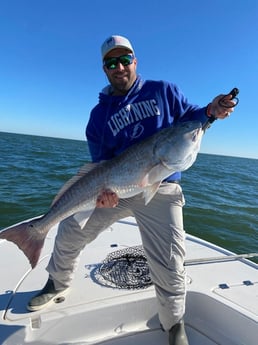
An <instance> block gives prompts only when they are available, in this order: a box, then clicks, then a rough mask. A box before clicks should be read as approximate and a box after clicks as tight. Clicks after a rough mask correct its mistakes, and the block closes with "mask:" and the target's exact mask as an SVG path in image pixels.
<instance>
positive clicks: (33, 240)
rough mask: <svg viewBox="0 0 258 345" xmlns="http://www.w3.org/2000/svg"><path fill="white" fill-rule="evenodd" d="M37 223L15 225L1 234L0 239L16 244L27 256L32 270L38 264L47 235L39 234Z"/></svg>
mask: <svg viewBox="0 0 258 345" xmlns="http://www.w3.org/2000/svg"><path fill="white" fill-rule="evenodd" d="M36 221H37V220H32V221H28V222H24V223H21V224H18V225H14V226H12V227H10V228H7V229H6V230H3V231H1V232H0V239H5V240H7V241H11V242H13V243H14V244H16V245H17V246H18V247H19V248H20V249H21V250H22V251H23V253H24V254H25V255H26V256H27V258H28V259H29V262H30V264H31V267H32V268H34V267H35V266H36V265H37V263H38V260H39V257H40V253H41V250H42V248H43V245H44V241H45V237H46V234H44V233H43V234H39V232H38V231H37V230H36V228H37V227H36Z"/></svg>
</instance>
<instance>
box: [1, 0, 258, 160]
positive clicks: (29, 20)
mask: <svg viewBox="0 0 258 345" xmlns="http://www.w3.org/2000/svg"><path fill="white" fill-rule="evenodd" d="M111 34H121V35H124V36H127V37H128V38H129V39H130V40H131V42H132V43H133V46H134V49H135V52H136V56H137V58H138V72H139V73H140V74H141V75H142V76H143V78H144V79H157V80H160V79H164V80H168V81H171V82H174V83H176V84H177V85H178V86H179V87H180V88H181V90H182V91H183V92H184V94H185V95H186V96H187V97H188V99H189V101H190V102H192V103H194V104H199V105H206V104H207V103H209V102H210V101H211V100H212V99H213V98H214V97H215V96H216V95H218V94H221V93H227V92H229V91H230V90H231V89H232V88H233V87H238V88H239V89H240V94H239V99H240V102H239V105H238V106H237V107H236V109H235V112H234V114H233V115H232V116H231V117H230V118H228V119H226V120H224V121H216V122H215V123H214V125H213V126H212V128H210V129H209V130H208V131H207V133H206V135H205V137H204V139H203V143H202V149H201V152H206V153H215V154H223V155H231V156H242V157H251V158H258V134H257V131H258V114H257V112H258V111H257V109H256V103H257V97H258V59H257V58H258V39H257V37H258V2H257V0H239V1H233V0H213V1H211V0H195V1H193V0H180V1H178V0H159V1H150V0H139V1H136V2H135V1H118V0H110V1H108V0H94V1H88V0H0V49H1V52H0V131H4V132H15V133H26V134H35V135H44V136H53V137H62V138H72V139H80V140H84V138H85V136H84V132H85V126H86V123H87V121H88V118H89V113H90V110H91V108H92V107H93V106H94V105H95V104H96V103H97V102H98V93H99V91H100V90H101V89H102V87H103V86H105V85H106V84H107V79H106V77H105V75H104V73H103V71H102V66H101V56H100V45H101V44H102V42H103V40H104V39H105V38H106V37H108V36H109V35H111Z"/></svg>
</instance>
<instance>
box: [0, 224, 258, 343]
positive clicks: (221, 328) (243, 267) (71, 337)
mask: <svg viewBox="0 0 258 345" xmlns="http://www.w3.org/2000/svg"><path fill="white" fill-rule="evenodd" d="M56 231H57V226H55V227H53V228H52V229H51V231H50V232H49V233H48V235H47V238H46V241H45V244H44V248H43V250H42V254H41V257H40V261H39V263H38V265H37V267H36V268H35V269H33V270H32V269H31V268H30V265H29V262H28V260H27V258H26V257H25V256H24V254H23V253H22V252H21V251H20V250H18V249H17V247H16V246H15V245H14V244H13V243H12V242H7V241H5V240H1V241H0V257H1V269H0V272H1V273H0V276H1V278H0V309H1V313H2V317H1V321H0V344H2V345H21V344H30V345H90V344H91V345H93V344H94V345H97V344H98V345H132V344H134V345H137V344H141V345H147V344H148V345H154V344H155V345H157V344H158V345H163V344H164V345H165V344H166V345H167V344H168V334H167V333H166V332H164V331H163V330H162V329H161V327H160V324H159V320H158V316H157V305H156V297H155V291H154V287H153V285H152V283H151V279H150V276H149V270H148V264H147V261H146V257H145V255H144V251H143V249H142V244H141V238H140V234H139V229H138V226H137V224H136V222H135V219H134V218H132V217H129V218H125V219H123V220H121V221H119V222H116V223H114V224H113V225H112V227H110V228H108V229H107V230H105V231H104V232H103V233H102V234H101V235H99V237H98V238H97V239H96V240H95V241H93V242H92V243H91V244H89V245H88V246H87V247H86V248H85V250H84V251H83V252H82V253H81V257H80V263H79V266H78V269H77V271H76V273H75V277H74V279H73V282H72V285H71V288H70V290H69V294H67V295H64V296H61V297H59V298H57V299H56V300H55V303H53V304H52V305H51V306H49V307H46V308H45V309H42V310H40V311H36V312H29V311H27V310H26V305H27V303H28V301H29V300H30V298H31V297H32V296H33V295H35V294H36V293H37V291H38V290H40V289H41V288H42V287H43V285H44V284H45V282H46V280H47V272H46V270H45V267H46V265H47V263H48V260H49V258H50V255H51V252H52V250H53V244H54V239H55V235H56ZM186 249H187V257H186V261H185V266H186V271H187V299H186V314H185V319H184V320H185V326H186V332H187V335H188V338H189V344H190V345H215V344H216V345H257V339H258V265H257V264H256V263H255V262H253V261H251V260H249V259H248V257H252V256H257V253H247V254H241V255H236V254H234V253H232V252H230V251H228V250H226V249H224V248H221V247H219V246H217V245H214V244H212V243H209V242H207V241H205V240H203V239H200V238H198V237H195V236H192V235H190V234H186Z"/></svg>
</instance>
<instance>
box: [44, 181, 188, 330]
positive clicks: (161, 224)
mask: <svg viewBox="0 0 258 345" xmlns="http://www.w3.org/2000/svg"><path fill="white" fill-rule="evenodd" d="M183 205H184V196H183V194H182V189H181V187H180V185H179V184H176V183H163V184H162V185H161V187H160V188H159V190H158V192H157V193H156V195H155V196H154V198H153V199H152V200H151V201H150V202H149V204H148V205H146V206H145V204H144V199H143V198H142V196H141V195H137V196H134V197H131V198H128V199H120V201H119V204H118V206H117V207H115V208H96V209H95V210H94V211H93V212H92V214H91V215H90V214H86V213H84V214H83V213H80V214H76V215H75V216H72V217H69V218H67V219H65V220H64V221H62V222H61V223H60V226H59V229H58V233H57V236H56V241H55V246H54V251H53V254H52V257H51V259H50V261H49V264H48V267H47V271H48V272H49V274H50V277H51V278H52V279H53V280H54V284H55V287H56V289H62V288H64V287H68V286H69V285H70V282H71V280H72V279H73V275H74V272H75V269H76V266H77V262H78V257H79V254H80V252H81V250H82V249H83V248H84V247H85V245H86V244H88V243H90V242H91V241H93V240H94V239H95V238H96V237H97V236H98V235H99V234H100V233H101V232H102V231H103V230H105V229H107V228H108V227H109V226H111V225H112V224H113V223H114V222H116V221H118V220H120V219H122V218H125V217H128V216H134V217H135V219H136V221H137V224H138V226H139V229H140V233H141V238H142V244H143V248H144V250H145V253H146V256H147V260H148V264H149V268H150V274H151V278H152V282H153V284H154V286H155V291H156V295H157V300H158V306H159V310H158V312H159V318H160V322H161V324H162V326H163V328H164V329H165V330H169V329H170V328H171V327H172V326H173V325H174V324H176V323H177V322H178V321H179V320H180V319H181V318H182V317H183V315H184V312H185V294H186V286H185V268H184V258H185V232H184V228H183V216H182V207H183ZM89 215H90V217H89V219H88V221H87V222H86V220H85V219H86V217H87V216H89ZM85 222H86V224H85Z"/></svg>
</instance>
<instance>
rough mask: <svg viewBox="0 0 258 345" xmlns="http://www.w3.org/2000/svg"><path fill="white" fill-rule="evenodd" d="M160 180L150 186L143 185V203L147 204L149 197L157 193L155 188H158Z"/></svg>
mask: <svg viewBox="0 0 258 345" xmlns="http://www.w3.org/2000/svg"><path fill="white" fill-rule="evenodd" d="M160 183H161V182H160V181H158V182H156V183H154V184H152V185H151V186H148V187H145V188H144V190H143V196H144V199H145V205H147V204H148V203H149V202H150V201H151V199H152V198H153V197H154V195H155V194H156V193H157V190H158V189H159V186H160Z"/></svg>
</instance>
